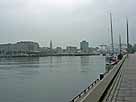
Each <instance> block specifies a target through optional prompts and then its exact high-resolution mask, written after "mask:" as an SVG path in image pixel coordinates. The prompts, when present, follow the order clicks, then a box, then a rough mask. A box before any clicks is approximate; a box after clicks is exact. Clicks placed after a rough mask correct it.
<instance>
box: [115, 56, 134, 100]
mask: <svg viewBox="0 0 136 102" xmlns="http://www.w3.org/2000/svg"><path fill="white" fill-rule="evenodd" d="M122 67H124V68H123V69H124V70H123V74H122V78H121V81H120V85H119V87H118V88H117V89H116V91H117V94H116V96H115V97H114V100H112V102H136V54H133V55H129V56H128V59H126V61H125V63H124V65H123V66H122Z"/></svg>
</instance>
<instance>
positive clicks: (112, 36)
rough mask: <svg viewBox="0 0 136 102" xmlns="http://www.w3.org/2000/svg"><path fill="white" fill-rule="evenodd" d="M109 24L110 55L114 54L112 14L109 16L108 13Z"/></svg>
mask: <svg viewBox="0 0 136 102" xmlns="http://www.w3.org/2000/svg"><path fill="white" fill-rule="evenodd" d="M110 24H111V45H112V54H114V44H113V28H112V14H111V13H110Z"/></svg>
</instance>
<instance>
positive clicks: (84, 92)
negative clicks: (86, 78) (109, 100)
mask: <svg viewBox="0 0 136 102" xmlns="http://www.w3.org/2000/svg"><path fill="white" fill-rule="evenodd" d="M98 81H99V79H96V80H94V81H93V82H92V83H91V84H90V85H89V86H88V87H87V88H86V89H84V90H83V91H81V92H80V93H79V94H78V95H76V96H75V97H74V98H73V99H72V100H71V101H70V102H75V101H76V100H78V99H79V98H81V97H82V96H83V95H85V94H86V93H87V92H88V91H89V90H90V89H91V88H93V87H94V86H95V85H96V84H97V82H98Z"/></svg>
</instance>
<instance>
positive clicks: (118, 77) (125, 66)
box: [71, 54, 136, 102]
mask: <svg viewBox="0 0 136 102" xmlns="http://www.w3.org/2000/svg"><path fill="white" fill-rule="evenodd" d="M91 85H92V84H91ZM71 102H136V54H129V55H125V56H124V57H123V59H122V60H120V61H119V62H118V64H116V65H115V66H114V67H113V68H112V69H111V70H110V71H109V72H106V73H104V77H103V78H102V79H97V81H95V84H94V82H93V85H92V86H91V87H89V88H87V89H85V90H83V92H81V93H80V94H79V95H77V96H76V97H75V98H73V99H72V100H71Z"/></svg>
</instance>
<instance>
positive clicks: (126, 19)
mask: <svg viewBox="0 0 136 102" xmlns="http://www.w3.org/2000/svg"><path fill="white" fill-rule="evenodd" d="M126 23H127V51H128V53H129V31H128V19H127V18H126Z"/></svg>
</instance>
